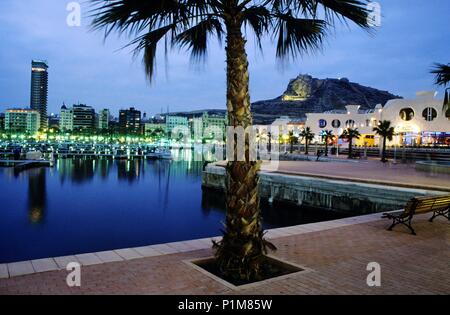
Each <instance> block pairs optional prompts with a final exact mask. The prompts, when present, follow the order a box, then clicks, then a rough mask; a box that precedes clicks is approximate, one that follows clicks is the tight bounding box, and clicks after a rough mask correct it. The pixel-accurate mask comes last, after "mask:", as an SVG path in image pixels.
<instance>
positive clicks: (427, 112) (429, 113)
mask: <svg viewBox="0 0 450 315" xmlns="http://www.w3.org/2000/svg"><path fill="white" fill-rule="evenodd" d="M422 117H423V118H424V119H425V120H426V121H433V120H434V119H435V118H436V117H437V111H436V110H435V109H434V108H432V107H427V108H425V109H424V110H423V112H422Z"/></svg>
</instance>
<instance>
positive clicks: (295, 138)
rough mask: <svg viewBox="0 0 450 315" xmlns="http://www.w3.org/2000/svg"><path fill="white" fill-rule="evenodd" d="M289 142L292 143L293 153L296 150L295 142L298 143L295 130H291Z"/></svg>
mask: <svg viewBox="0 0 450 315" xmlns="http://www.w3.org/2000/svg"><path fill="white" fill-rule="evenodd" d="M288 141H289V144H290V149H289V151H290V153H291V154H292V153H293V152H294V144H297V143H298V137H297V136H295V135H294V132H293V131H289V140H288Z"/></svg>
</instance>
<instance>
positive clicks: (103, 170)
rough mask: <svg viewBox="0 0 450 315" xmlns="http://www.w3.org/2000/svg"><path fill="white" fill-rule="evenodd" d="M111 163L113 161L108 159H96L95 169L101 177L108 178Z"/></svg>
mask: <svg viewBox="0 0 450 315" xmlns="http://www.w3.org/2000/svg"><path fill="white" fill-rule="evenodd" d="M112 163H113V162H112V160H110V159H103V158H101V159H98V160H97V170H98V173H99V174H100V177H101V178H102V179H107V178H108V176H109V171H110V170H111V165H112Z"/></svg>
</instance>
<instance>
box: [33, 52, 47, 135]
mask: <svg viewBox="0 0 450 315" xmlns="http://www.w3.org/2000/svg"><path fill="white" fill-rule="evenodd" d="M47 94H48V65H47V62H46V61H39V60H33V61H31V97H30V107H31V109H34V110H37V111H38V112H39V115H40V127H41V128H47Z"/></svg>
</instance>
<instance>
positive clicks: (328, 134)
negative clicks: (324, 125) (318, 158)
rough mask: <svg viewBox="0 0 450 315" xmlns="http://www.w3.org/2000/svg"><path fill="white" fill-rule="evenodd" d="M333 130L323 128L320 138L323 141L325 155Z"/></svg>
mask: <svg viewBox="0 0 450 315" xmlns="http://www.w3.org/2000/svg"><path fill="white" fill-rule="evenodd" d="M333 138H334V134H333V130H325V131H324V132H323V133H322V139H323V141H324V142H325V156H328V141H330V140H333Z"/></svg>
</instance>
